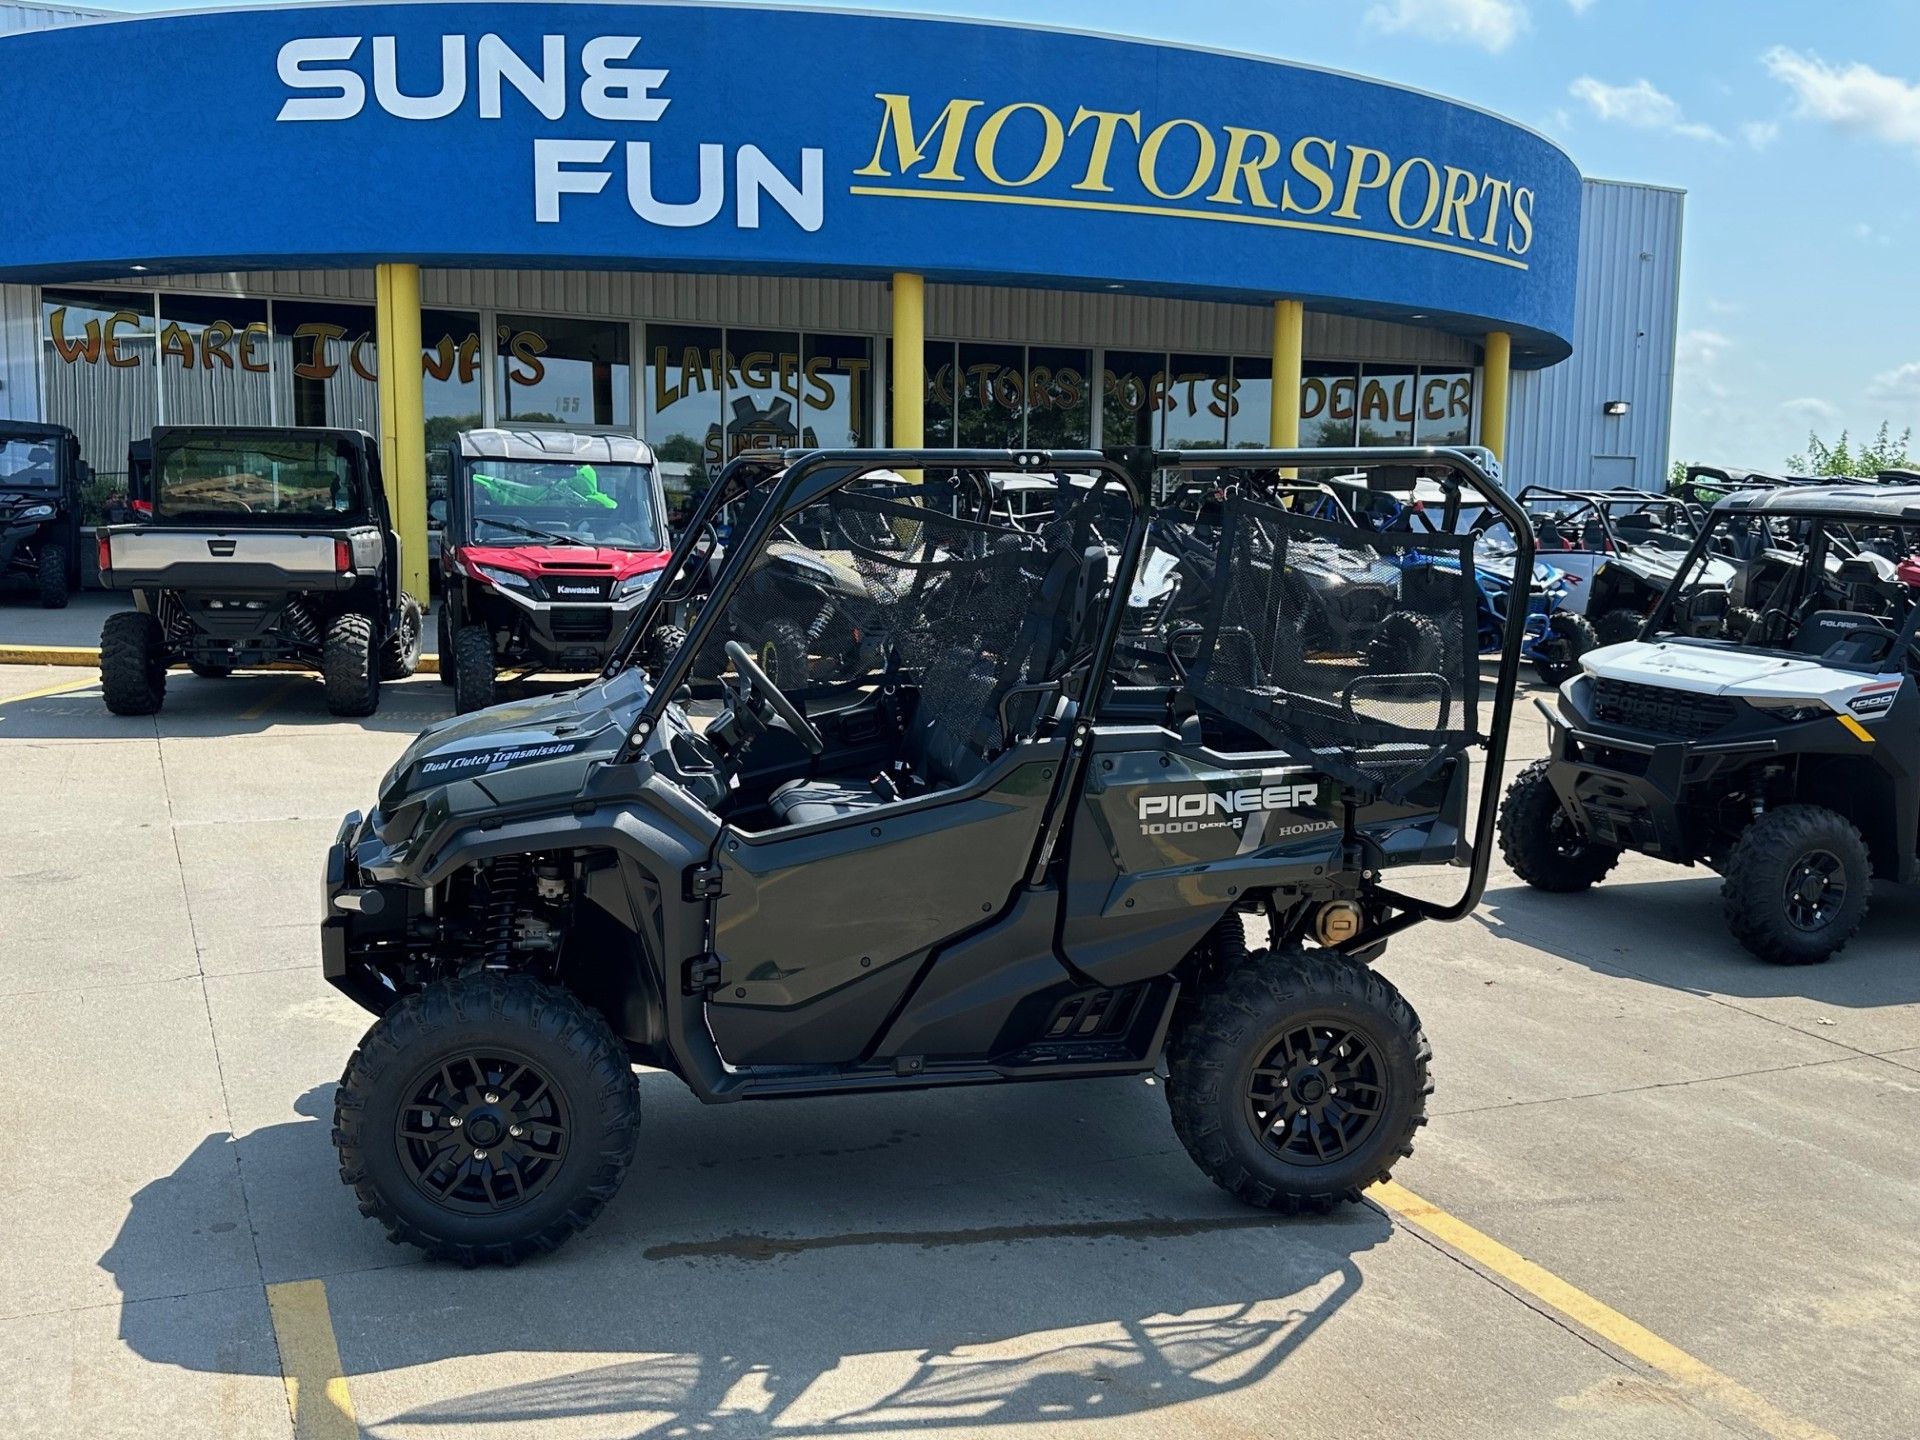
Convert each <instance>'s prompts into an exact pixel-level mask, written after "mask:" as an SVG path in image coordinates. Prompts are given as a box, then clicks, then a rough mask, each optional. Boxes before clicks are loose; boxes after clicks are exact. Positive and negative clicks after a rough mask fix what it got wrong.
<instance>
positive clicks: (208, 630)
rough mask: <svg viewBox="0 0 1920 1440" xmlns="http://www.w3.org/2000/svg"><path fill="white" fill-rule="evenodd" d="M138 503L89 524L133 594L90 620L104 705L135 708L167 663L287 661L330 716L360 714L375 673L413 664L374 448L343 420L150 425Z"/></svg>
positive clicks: (376, 690) (144, 710) (414, 639)
mask: <svg viewBox="0 0 1920 1440" xmlns="http://www.w3.org/2000/svg"><path fill="white" fill-rule="evenodd" d="M148 486H149V488H150V490H151V497H150V498H151V503H152V511H151V514H150V515H149V516H148V517H147V518H146V519H144V520H143V521H141V522H140V523H139V524H134V525H109V526H105V527H102V528H101V529H100V530H99V531H98V532H97V534H98V536H99V544H100V581H101V584H102V585H104V586H106V587H108V588H109V589H115V590H130V591H132V592H133V604H134V608H133V609H132V610H128V611H122V612H120V613H119V614H116V615H109V616H108V617H107V622H106V624H105V625H104V626H102V627H101V631H100V682H101V689H102V691H103V692H104V693H105V698H106V702H107V708H108V709H109V710H111V711H113V713H114V714H116V715H151V714H153V713H154V712H155V711H157V710H158V709H159V708H160V707H161V705H162V704H163V703H164V702H165V700H166V694H167V670H168V667H170V666H172V665H177V664H181V663H184V664H186V665H187V666H188V667H189V668H190V669H191V670H192V671H193V673H194V674H196V675H199V676H202V677H204V678H207V679H223V678H225V677H226V676H228V675H230V674H232V673H233V672H234V671H235V670H236V669H239V668H241V667H243V666H249V665H266V664H273V663H276V662H288V661H290V662H293V663H294V664H298V665H305V666H309V667H311V668H312V669H315V670H318V671H319V672H320V674H321V675H322V676H323V677H324V678H325V681H326V690H327V708H328V709H329V710H330V711H332V712H333V713H334V714H335V715H371V714H372V713H373V712H374V711H375V710H376V709H377V708H378V707H379V704H380V682H381V681H382V680H399V679H403V678H405V677H406V676H408V675H411V674H413V672H414V670H415V669H416V668H417V667H418V665H419V663H420V628H421V615H420V605H419V603H418V602H417V601H416V600H414V598H413V597H412V596H410V595H408V594H407V593H406V592H405V591H403V590H402V589H401V588H400V539H399V536H397V535H396V534H395V533H394V530H393V525H392V523H391V521H390V520H389V518H388V515H387V496H386V491H385V490H384V489H383V488H382V485H381V479H380V453H379V450H378V449H377V447H376V446H375V445H374V442H373V439H372V437H371V436H369V435H366V434H363V433H362V432H360V431H358V430H327V429H319V428H293V429H268V428H266V427H240V426H185V425H176V426H168V427H163V428H161V429H158V430H155V431H154V432H153V470H152V473H151V476H150V478H149V480H148Z"/></svg>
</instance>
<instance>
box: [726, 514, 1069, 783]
mask: <svg viewBox="0 0 1920 1440" xmlns="http://www.w3.org/2000/svg"><path fill="white" fill-rule="evenodd" d="M1103 502H1104V497H1103V496H1102V495H1100V494H1090V493H1088V492H1087V491H1085V490H1083V489H1082V490H1075V491H1074V492H1072V493H1071V495H1070V496H1069V499H1068V503H1067V504H1065V505H1064V506H1062V507H1061V508H1060V509H1059V510H1058V511H1057V512H1056V513H1055V515H1053V516H1052V517H1051V518H1048V519H1047V520H1046V521H1045V522H1044V523H1041V524H1039V525H1036V526H1032V527H1030V528H1025V529H1018V528H1014V527H1012V526H1008V525H1005V524H1000V523H995V522H993V521H989V520H985V519H982V518H979V517H980V515H981V513H982V509H983V507H981V506H979V505H978V504H975V503H970V502H969V499H968V496H967V495H966V494H965V493H964V492H961V491H957V490H956V489H954V488H953V487H950V486H948V485H945V484H942V483H939V482H936V481H934V480H933V479H931V478H929V479H928V481H927V482H925V483H924V484H923V485H912V484H903V483H882V482H866V483H856V484H855V485H851V486H848V487H845V488H843V489H841V490H838V491H835V492H834V493H833V494H832V495H831V496H829V497H828V498H827V499H825V500H823V501H822V502H820V503H819V504H816V505H812V506H809V507H808V508H807V509H805V510H804V511H802V512H800V513H799V514H798V515H796V516H794V517H793V518H792V519H790V520H789V521H788V522H787V523H786V524H785V525H783V526H782V527H781V529H780V530H779V531H778V532H776V535H775V537H774V539H773V540H772V541H771V542H770V543H769V544H768V546H767V548H766V549H765V551H764V552H763V553H762V555H761V556H760V557H759V559H758V561H757V562H756V564H755V566H754V568H753V570H752V571H751V572H750V573H749V574H748V575H747V576H746V578H745V580H744V581H743V582H742V586H741V589H740V590H739V591H737V592H736V593H735V595H734V597H733V599H732V601H731V603H730V604H729V606H728V612H727V615H726V617H725V623H724V625H723V626H722V627H721V628H722V632H723V636H724V638H723V639H722V641H721V645H722V646H724V642H725V639H733V640H738V641H740V642H741V643H742V644H744V645H745V646H746V647H747V648H748V649H749V650H750V651H752V652H754V655H755V658H756V660H758V662H759V663H760V665H761V667H762V668H763V669H765V670H766V671H767V672H768V674H769V676H770V677H771V678H772V679H773V681H774V683H775V684H777V685H779V686H780V687H781V689H782V690H784V691H786V692H787V693H788V694H790V695H793V696H796V697H798V696H802V695H805V694H808V693H810V692H811V693H814V694H820V693H823V692H827V691H832V690H844V689H845V688H848V687H852V688H859V687H865V686H881V687H889V688H891V687H898V688H900V689H902V690H905V689H912V690H914V691H916V692H917V695H918V700H917V703H916V705H915V707H914V710H913V713H912V717H911V719H912V723H913V724H914V726H915V728H916V729H926V730H930V731H932V732H934V733H935V734H936V735H937V736H939V737H941V739H942V740H943V741H944V742H945V744H946V746H947V747H948V748H949V749H951V750H953V751H954V753H956V754H957V753H958V751H962V750H963V751H965V752H967V753H969V754H971V755H973V756H974V757H975V758H976V759H986V758H991V757H992V756H993V755H995V754H997V753H998V752H999V751H1000V750H1002V749H1004V748H1005V747H1006V745H1007V744H1009V743H1011V741H1012V740H1013V739H1014V738H1017V737H1018V736H1021V735H1024V734H1029V733H1031V732H1032V730H1033V729H1034V727H1035V726H1036V724H1037V722H1038V719H1039V715H1040V712H1041V708H1042V705H1043V697H1042V696H1041V695H1040V694H1039V693H1038V692H1037V691H1034V692H1028V693H1024V694H1022V693H1018V692H1019V687H1022V686H1031V685H1038V684H1040V683H1041V682H1043V681H1048V680H1052V679H1054V678H1055V677H1057V675H1058V674H1059V673H1060V670H1061V668H1062V667H1063V665H1064V663H1065V661H1066V658H1067V655H1068V652H1069V650H1070V649H1071V647H1072V645H1073V644H1074V643H1075V641H1076V637H1077V635H1078V634H1079V631H1080V629H1081V625H1082V621H1083V620H1084V617H1085V616H1086V614H1087V613H1088V608H1089V604H1090V594H1091V589H1092V587H1093V586H1094V585H1097V584H1098V583H1099V581H1100V579H1101V578H1102V577H1103V576H1104V572H1105V569H1106V566H1105V559H1104V557H1105V552H1104V549H1103V548H1102V547H1101V541H1100V538H1099V537H1100V528H1099V526H1098V524H1097V523H1096V522H1097V516H1098V513H1099V512H1100V511H1101V510H1102V508H1103ZM1096 572H1097V573H1096ZM706 658H707V659H708V663H707V664H706V665H704V666H703V665H696V673H697V674H698V673H703V672H704V673H708V674H718V673H720V671H722V670H724V669H725V668H726V665H727V661H726V659H725V656H724V653H721V654H720V655H718V656H715V657H706ZM956 747H957V748H956Z"/></svg>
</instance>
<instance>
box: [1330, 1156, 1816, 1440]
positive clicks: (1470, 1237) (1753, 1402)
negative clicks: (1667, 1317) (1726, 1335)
mask: <svg viewBox="0 0 1920 1440" xmlns="http://www.w3.org/2000/svg"><path fill="white" fill-rule="evenodd" d="M1367 1195H1368V1196H1369V1197H1370V1198H1371V1199H1373V1200H1374V1201H1376V1202H1378V1203H1379V1204H1380V1205H1382V1206H1384V1207H1385V1208H1386V1209H1388V1210H1391V1211H1392V1212H1393V1213H1394V1214H1395V1215H1398V1216H1399V1217H1400V1218H1401V1219H1402V1220H1404V1221H1406V1222H1407V1223H1408V1224H1409V1225H1413V1226H1416V1227H1418V1228H1419V1229H1421V1230H1424V1231H1426V1233H1427V1234H1429V1235H1431V1236H1432V1237H1433V1238H1434V1239H1436V1240H1438V1241H1440V1242H1441V1243H1442V1244H1444V1245H1446V1246H1447V1247H1448V1248H1449V1249H1451V1250H1455V1251H1457V1252H1459V1253H1460V1254H1461V1255H1464V1256H1465V1257H1466V1258H1467V1259H1469V1260H1471V1261H1473V1262H1474V1263H1475V1264H1476V1265H1479V1266H1481V1267H1482V1268H1483V1269H1486V1270H1489V1271H1491V1272H1492V1273H1493V1274H1495V1275H1498V1276H1499V1277H1500V1278H1501V1279H1502V1280H1505V1281H1506V1282H1507V1283H1508V1284H1510V1285H1512V1286H1514V1287H1515V1288H1516V1289H1519V1290H1522V1291H1524V1292H1525V1293H1527V1294H1528V1295H1531V1296H1532V1297H1533V1298H1534V1299H1536V1300H1538V1301H1539V1302H1540V1303H1541V1304H1543V1305H1545V1306H1547V1307H1548V1308H1549V1309H1552V1310H1556V1311H1558V1312H1559V1313H1560V1314H1562V1315H1564V1316H1566V1318H1567V1319H1569V1320H1572V1321H1573V1322H1574V1323H1575V1324H1577V1325H1579V1326H1581V1327H1582V1328H1584V1329H1586V1330H1590V1331H1591V1332H1593V1334H1595V1335H1597V1336H1599V1337H1600V1338H1601V1339H1602V1340H1604V1341H1606V1342H1607V1343H1608V1344H1609V1345H1611V1346H1613V1347H1614V1349H1616V1350H1620V1351H1623V1352H1625V1353H1626V1354H1628V1355H1631V1356H1632V1357H1633V1358H1634V1359H1636V1360H1638V1361H1640V1362H1641V1363H1642V1364H1644V1365H1648V1366H1651V1367H1652V1368H1653V1369H1655V1370H1658V1371H1659V1372H1660V1373H1661V1374H1663V1375H1666V1376H1667V1377H1669V1378H1670V1379H1673V1380H1676V1381H1678V1382H1679V1383H1680V1384H1682V1385H1684V1386H1686V1387H1687V1388H1689V1389H1690V1390H1693V1391H1695V1392H1697V1393H1698V1394H1699V1395H1700V1396H1701V1397H1702V1398H1703V1399H1706V1400H1709V1401H1711V1402H1713V1403H1714V1404H1716V1405H1718V1406H1719V1407H1720V1408H1722V1409H1724V1410H1727V1411H1729V1412H1731V1413H1732V1414H1734V1415H1737V1416H1739V1417H1740V1418H1741V1419H1742V1420H1744V1421H1745V1422H1746V1423H1747V1424H1749V1425H1751V1426H1752V1427H1753V1428H1754V1429H1755V1430H1758V1431H1759V1432H1760V1433H1761V1434H1763V1435H1767V1436H1770V1437H1772V1440H1835V1437H1834V1436H1833V1435H1832V1434H1831V1433H1830V1432H1828V1431H1826V1430H1822V1429H1821V1428H1820V1427H1819V1426H1818V1425H1814V1424H1811V1423H1809V1422H1808V1421H1805V1420H1802V1419H1800V1418H1799V1417H1798V1416H1795V1415H1789V1414H1787V1413H1786V1412H1785V1411H1784V1410H1781V1409H1780V1408H1779V1407H1778V1406H1776V1405H1774V1404H1773V1403H1772V1402H1771V1401H1768V1400H1765V1399H1762V1398H1761V1397H1760V1396H1758V1395H1756V1394H1754V1393H1753V1391H1751V1390H1749V1389H1747V1387H1746V1386H1744V1385H1742V1384H1741V1383H1740V1382H1739V1381H1737V1380H1735V1379H1733V1378H1731V1377H1730V1376H1727V1375H1722V1374H1721V1373H1720V1372H1719V1371H1718V1370H1715V1369H1714V1368H1713V1367H1712V1366H1711V1365H1709V1364H1707V1363H1706V1362H1705V1361H1704V1360H1698V1359H1695V1358H1694V1357H1693V1356H1692V1355H1689V1354H1688V1353H1687V1352H1686V1351H1684V1350H1682V1349H1681V1348H1680V1347H1679V1346H1678V1345H1675V1344H1673V1343H1672V1342H1670V1341H1667V1340H1663V1339H1661V1338H1660V1337H1659V1336H1658V1335H1656V1334H1654V1333H1653V1332H1652V1331H1651V1330H1649V1329H1647V1328H1646V1327H1645V1326H1644V1325H1641V1324H1639V1323H1638V1322H1636V1321H1633V1320H1629V1319H1628V1318H1627V1317H1626V1316H1624V1315H1622V1314H1621V1313H1620V1312H1619V1311H1618V1310H1615V1309H1614V1308H1613V1307H1612V1306H1610V1305H1607V1304H1605V1303H1604V1302H1602V1301H1599V1300H1596V1299H1594V1297H1593V1296H1591V1295H1589V1294H1587V1292H1586V1291H1584V1290H1581V1289H1579V1288H1578V1287H1577V1286H1574V1285H1570V1284H1568V1283H1567V1282H1566V1281H1565V1280H1562V1279H1561V1278H1560V1277H1559V1276H1558V1275H1555V1274H1554V1273H1553V1272H1552V1271H1550V1270H1547V1269H1545V1268H1543V1267H1542V1266H1539V1265H1536V1264H1534V1263H1533V1261H1531V1260H1529V1259H1527V1258H1526V1256H1524V1255H1521V1254H1519V1253H1517V1252H1516V1251H1513V1250H1509V1249H1508V1248H1507V1247H1506V1246H1504V1245H1502V1244H1501V1243H1500V1242H1499V1241H1498V1240H1495V1239H1494V1238H1493V1237H1491V1236H1489V1235H1484V1234H1482V1233H1481V1232H1480V1231H1478V1230H1476V1229H1474V1228H1473V1226H1471V1225H1469V1224H1467V1222H1466V1221H1464V1220H1462V1219H1460V1218H1459V1217H1458V1216H1455V1215H1451V1214H1449V1213H1448V1212H1447V1211H1445V1210H1442V1209H1441V1208H1440V1207H1439V1206H1438V1205H1433V1204H1430V1203H1428V1202H1427V1201H1425V1200H1422V1199H1421V1198H1420V1197H1419V1196H1418V1195H1416V1194H1414V1193H1413V1192H1412V1191H1411V1190H1409V1189H1407V1188H1406V1187H1405V1186H1404V1185H1400V1184H1397V1183H1396V1182H1394V1181H1392V1180H1383V1181H1381V1182H1380V1183H1379V1184H1378V1185H1375V1186H1373V1187H1371V1188H1370V1189H1369V1190H1368V1191H1367Z"/></svg>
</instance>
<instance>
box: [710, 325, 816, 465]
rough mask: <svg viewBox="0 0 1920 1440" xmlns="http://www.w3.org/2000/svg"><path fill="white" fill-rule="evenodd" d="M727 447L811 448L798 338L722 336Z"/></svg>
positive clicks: (729, 451) (787, 334)
mask: <svg viewBox="0 0 1920 1440" xmlns="http://www.w3.org/2000/svg"><path fill="white" fill-rule="evenodd" d="M726 379H727V389H726V405H727V444H726V455H727V457H728V458H729V459H730V458H732V457H733V456H735V455H738V454H739V453H740V452H741V451H743V450H785V449H788V448H790V447H793V446H804V447H807V448H812V447H813V446H815V445H817V444H819V433H818V432H817V431H816V430H814V429H813V427H812V426H810V425H807V424H805V423H804V420H805V417H804V416H803V415H802V414H801V412H800V403H799V402H800V332H799V331H797V330H740V329H729V330H728V331H727V377H726Z"/></svg>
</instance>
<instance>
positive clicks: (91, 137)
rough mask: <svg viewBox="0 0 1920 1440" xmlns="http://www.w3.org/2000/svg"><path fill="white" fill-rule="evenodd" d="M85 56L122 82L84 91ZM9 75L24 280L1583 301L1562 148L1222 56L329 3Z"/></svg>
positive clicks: (1480, 321)
mask: <svg viewBox="0 0 1920 1440" xmlns="http://www.w3.org/2000/svg"><path fill="white" fill-rule="evenodd" d="M82 80H84V81H85V84H86V93H88V94H89V95H98V96H104V97H106V101H105V103H104V104H102V103H95V102H92V101H89V102H88V104H87V106H86V109H85V113H84V115H75V116H74V119H73V121H72V123H62V122H61V121H60V119H59V117H60V116H61V115H63V114H67V113H71V112H72V111H73V109H74V106H75V103H76V102H75V96H76V95H77V94H78V93H80V92H79V90H78V88H77V87H78V85H79V84H80V82H81V81H82ZM0 88H3V89H4V91H5V93H6V94H7V97H8V104H7V106H6V108H5V114H4V116H0V153H5V154H6V155H7V156H8V159H9V168H10V172H11V173H10V175H9V189H10V192H11V194H12V196H13V199H14V204H13V206H12V213H11V216H10V223H9V225H8V226H7V227H6V228H5V230H4V231H0V278H10V279H23V278H31V279H43V280H44V279H60V278H74V277H79V276H94V277H98V276H101V275H103V274H113V273H117V272H124V270H125V269H126V268H127V267H130V266H132V265H135V264H139V265H144V266H147V267H149V268H151V269H155V270H175V271H179V270H204V269H224V268H233V267H250V266H263V267H264V266H272V267H284V266H328V265H358V264H366V263H370V262H373V261H377V260H417V261H420V262H422V263H425V264H430V265H458V266H526V265H537V266H578V267H591V268H651V269H681V270H706V271H722V272H750V273H770V274H812V275H842V276H869V277H871V276H881V275H885V274H888V273H890V272H892V271H895V270H913V271H919V272H921V273H924V274H926V275H927V276H929V277H930V278H932V279H936V280H952V281H962V282H966V281H972V282H998V283H1009V284H1033V285H1046V286H1064V287H1075V288H1102V287H1109V286H1110V287H1115V288H1125V289H1127V290H1130V291H1136V292H1139V291H1144V292H1150V293H1162V294H1178V295H1188V296H1205V297H1209V298H1218V299H1232V300H1256V301H1257V300H1266V299H1270V298H1273V297H1275V296H1281V295H1287V296H1295V297H1299V298H1303V299H1306V300H1308V301H1309V302H1311V303H1314V304H1316V305H1318V306H1323V307H1325V308H1330V309H1337V310H1343V311H1346V312H1348V313H1355V314H1369V315H1379V316H1383V317H1389V318H1395V317H1398V318H1405V317H1407V316H1410V315H1412V314H1415V313H1418V314H1420V315H1421V316H1422V317H1423V321H1424V323H1427V324H1433V325H1448V324H1451V325H1454V326H1456V327H1457V328H1461V329H1466V330H1476V329H1487V328H1503V329H1507V330H1510V331H1512V332H1514V334H1515V339H1516V359H1517V360H1518V361H1519V363H1532V364H1540V363H1546V362H1548V361H1551V360H1554V359H1558V358H1560V357H1561V356H1563V355H1565V354H1566V353H1567V350H1568V346H1567V337H1568V335H1569V333H1570V331H1571V327H1572V315H1573V294H1574V274H1575V266H1576V261H1577V250H1578V238H1579V212H1580V177H1579V174H1578V172H1577V171H1576V170H1575V168H1574V166H1573V164H1572V162H1571V161H1570V160H1569V159H1568V158H1567V157H1566V155H1565V154H1563V153H1562V152H1561V151H1560V150H1559V149H1557V148H1556V147H1554V146H1553V145H1551V144H1550V143H1548V142H1547V141H1545V140H1543V139H1541V138H1540V137H1539V136H1537V135H1535V134H1533V133H1532V132H1530V131H1528V130H1525V129H1523V128H1521V127H1519V126H1516V125H1513V124H1511V123H1509V122H1507V121H1504V120H1501V119H1499V118H1498V117H1496V116H1493V115H1489V114H1487V113H1485V112H1483V111H1479V110H1475V109H1472V108H1470V107H1467V106H1463V105H1458V104H1453V103H1451V102H1448V101H1445V100H1440V99H1437V98H1434V97H1432V96H1428V95H1422V94H1418V93H1415V92H1412V91H1408V90H1404V89H1400V88H1397V87H1393V86H1388V85H1382V84H1376V83H1372V82H1369V81H1365V80H1360V79H1356V78H1354V77H1351V76H1345V75H1337V74H1332V73H1328V72H1325V71H1320V70H1314V69H1308V68H1304V67H1300V66H1293V65H1287V64H1283V63H1279V62H1275V61H1267V60H1258V59H1252V58H1247V57H1240V56H1231V55H1222V54H1217V53H1214V52H1210V51H1200V50H1192V49H1185V48H1180V47H1173V46H1166V45H1157V44H1149V43H1146V42H1141V41H1127V40H1113V39H1107V38H1103V37H1097V36H1090V35H1084V34H1077V33H1067V32H1059V31H1050V30H1040V29H1031V28H1026V27H1020V26H1006V25H993V24H975V23H963V22H954V21H944V20H924V19H915V18H905V17H886V16H875V15H867V14H851V13H834V12H819V11H803V10H774V9H746V8H741V7H736V6H731V5H729V6H725V7H719V6H703V5H686V4H660V5H639V4H636V5H626V4H607V5H599V4H558V5H548V4H488V3H475V4H434V5H338V6H314V7H305V6H303V7H295V8H275V9H266V10H241V11H218V12H211V13H201V14H190V15H170V16H155V17H149V18H137V19H128V20H116V21H109V22H102V23H97V24H89V25H82V26H76V27H72V28H64V29H56V30H40V31H32V32H26V33H23V34H19V35H12V36H7V37H5V38H4V39H0ZM28 196H38V197H40V198H39V199H38V200H37V201H35V202H33V203H23V202H22V197H28ZM81 196H84V197H86V200H87V203H78V202H79V197H81Z"/></svg>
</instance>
